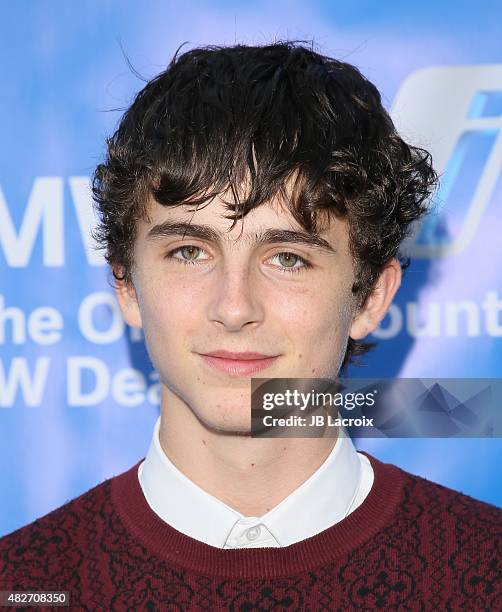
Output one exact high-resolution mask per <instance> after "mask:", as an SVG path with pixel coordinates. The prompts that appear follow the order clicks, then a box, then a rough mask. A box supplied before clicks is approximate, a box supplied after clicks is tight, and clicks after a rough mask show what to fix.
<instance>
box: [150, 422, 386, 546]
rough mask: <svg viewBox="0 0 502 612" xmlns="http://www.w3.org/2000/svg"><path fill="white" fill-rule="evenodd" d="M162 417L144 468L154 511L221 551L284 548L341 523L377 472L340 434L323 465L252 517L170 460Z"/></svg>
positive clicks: (349, 440)
mask: <svg viewBox="0 0 502 612" xmlns="http://www.w3.org/2000/svg"><path fill="white" fill-rule="evenodd" d="M159 429H160V417H159V418H158V419H157V422H156V423H155V427H154V430H153V438H152V442H151V444H150V448H149V450H148V454H147V456H146V457H145V460H144V461H143V462H142V463H141V464H140V466H139V468H138V478H139V482H140V484H141V488H142V490H143V494H144V496H145V498H146V501H147V502H148V505H149V506H150V507H151V509H152V510H153V511H154V512H155V513H156V514H157V515H158V516H159V517H160V518H161V519H162V520H164V521H165V522H166V523H168V524H169V525H171V527H174V529H176V530H178V531H180V532H181V533H184V534H185V535H187V536H190V537H191V538H194V539H196V540H199V541H201V542H205V543H206V544H209V545H211V546H215V547H217V548H259V547H264V546H267V547H268V546H274V547H282V546H288V545H290V544H294V543H295V542H300V541H301V540H305V539H306V538H309V537H311V536H313V535H316V534H317V533H320V532H321V531H324V530H325V529H328V527H331V526H332V525H334V524H335V523H338V522H339V521H341V520H342V519H343V518H345V517H346V516H348V515H349V514H350V513H351V512H353V511H354V510H355V509H356V508H357V507H358V506H359V505H360V504H362V502H363V501H364V499H365V498H366V496H367V495H368V493H369V491H370V489H371V486H372V484H373V479H374V474H373V468H372V467H371V464H370V462H369V460H368V459H367V457H365V456H364V455H363V454H361V453H358V452H357V451H356V449H355V447H354V444H353V442H352V440H351V439H350V437H349V436H348V435H346V434H345V435H340V436H339V438H338V440H337V442H336V444H335V446H334V447H333V450H332V451H331V453H330V454H329V455H328V457H327V458H326V460H325V461H324V462H323V463H322V465H321V466H320V467H319V468H318V469H317V470H316V471H315V472H314V473H313V474H312V475H311V476H310V477H309V478H308V479H307V480H306V481H305V482H304V483H303V484H301V485H300V486H299V487H297V488H296V489H295V490H294V491H293V492H292V493H290V494H289V495H288V496H287V497H286V498H285V499H283V500H282V501H281V502H280V503H279V504H278V505H277V506H275V507H274V508H272V509H271V510H270V511H268V512H267V513H266V514H264V515H262V516H261V517H256V516H251V517H246V516H244V515H242V514H241V513H240V512H237V511H236V510H234V509H233V508H231V507H230V506H227V504H225V503H224V502H222V501H221V500H219V499H217V498H216V497H214V496H213V495H211V494H209V493H207V492H206V491H204V489H202V488H201V487H199V486H198V485H196V484H195V483H193V482H192V481H191V480H190V479H189V478H187V476H185V475H184V474H183V473H182V472H180V470H178V468H177V467H176V466H175V465H174V464H173V463H172V462H171V461H170V459H169V458H168V457H167V455H166V454H165V453H164V451H163V449H162V446H161V445H160V439H159Z"/></svg>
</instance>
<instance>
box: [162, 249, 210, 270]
mask: <svg viewBox="0 0 502 612" xmlns="http://www.w3.org/2000/svg"><path fill="white" fill-rule="evenodd" d="M178 252H180V253H181V255H182V257H175V255H174V254H175V253H178ZM200 252H202V253H204V252H205V251H204V249H202V248H201V247H198V246H195V245H193V244H187V245H184V246H181V247H178V248H177V249H173V250H172V251H169V252H168V253H166V255H165V257H164V258H165V259H175V260H176V261H178V262H179V263H182V264H186V265H189V266H190V265H192V266H193V265H196V263H197V261H200V259H197V255H198V253H200ZM185 255H186V256H187V259H185V258H184V256H185ZM202 261H205V260H204V259H203V260H202Z"/></svg>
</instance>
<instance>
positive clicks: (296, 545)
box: [0, 43, 502, 610]
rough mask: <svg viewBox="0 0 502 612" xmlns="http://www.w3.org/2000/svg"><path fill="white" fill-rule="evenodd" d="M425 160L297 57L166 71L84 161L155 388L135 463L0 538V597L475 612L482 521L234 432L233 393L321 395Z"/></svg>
mask: <svg viewBox="0 0 502 612" xmlns="http://www.w3.org/2000/svg"><path fill="white" fill-rule="evenodd" d="M435 179H436V177H435V174H434V171H433V169H432V167H431V164H430V158H429V155H428V154H427V153H426V152H425V151H423V150H421V149H417V148H414V147H412V146H409V145H407V144H406V143H405V142H404V141H403V140H402V139H401V138H400V137H399V135H398V134H396V131H395V129H394V126H393V124H392V122H391V120H390V118H389V116H388V114H387V113H386V112H385V110H384V109H383V107H382V105H381V101H380V96H379V93H378V91H377V90H376V88H375V87H374V86H373V85H372V84H371V83H369V82H368V81H367V80H366V79H365V78H364V77H363V76H362V75H361V74H360V73H359V72H358V71H357V69H355V68H354V67H353V66H351V65H349V64H346V63H342V62H339V61H336V60H334V59H331V58H327V57H324V56H321V55H319V54H317V53H315V52H314V51H312V50H310V49H307V48H305V47H303V46H301V45H299V44H297V43H278V44H272V45H268V46H263V47H248V46H241V45H237V46H234V47H226V48H225V47H208V48H200V49H194V50H192V51H189V52H187V53H185V54H183V55H181V56H179V57H177V56H176V55H175V57H174V59H173V61H172V62H171V64H170V66H169V67H168V69H167V70H166V71H165V72H163V73H161V74H160V75H159V76H158V77H156V78H155V79H153V80H152V81H151V82H150V83H148V84H147V85H146V87H145V88H144V89H143V90H142V91H141V92H140V93H139V95H138V96H137V97H136V99H135V101H134V103H133V104H132V106H131V107H130V108H129V110H128V111H127V112H126V113H125V115H124V117H123V118H122V121H121V123H120V125H119V128H118V130H117V131H116V133H115V134H114V136H113V137H112V138H111V139H110V140H109V142H108V155H107V159H106V161H105V163H103V164H101V165H99V166H98V168H97V170H96V174H95V178H94V195H95V199H96V202H97V205H98V212H99V214H100V220H101V224H100V226H99V229H98V231H97V233H96V237H97V239H98V240H99V241H100V242H101V244H102V245H103V246H104V247H105V248H106V256H107V260H108V262H109V264H110V265H111V268H112V270H113V275H114V277H115V281H116V292H117V297H118V300H119V303H120V307H121V309H122V312H123V315H124V318H125V320H126V321H127V322H128V323H129V325H131V326H134V327H141V328H143V330H144V335H145V341H146V345H147V348H148V352H149V356H150V358H151V361H152V363H153V365H154V366H155V369H156V370H157V372H158V373H159V376H160V382H161V409H160V418H159V420H158V422H157V424H156V426H155V429H154V433H153V439H152V443H151V446H150V449H149V451H148V454H147V456H146V458H145V460H142V461H140V462H139V463H138V464H137V465H135V466H133V467H132V468H131V469H130V470H128V471H127V472H125V473H123V474H120V475H118V476H115V477H113V478H111V479H109V480H107V481H105V482H103V483H101V484H100V485H98V486H96V487H95V488H93V489H92V490H90V491H88V492H87V493H84V494H83V495H81V496H80V497H78V498H77V499H75V500H73V501H70V502H69V503H67V504H66V505H64V506H63V507H61V508H59V509H57V510H55V511H53V512H51V513H50V514H48V515H47V516H45V517H42V518H40V519H38V520H37V521H35V522H34V523H32V524H30V525H28V526H26V527H24V528H22V529H19V530H17V531H15V532H13V533H12V534H10V535H8V536H6V537H5V538H3V540H1V544H0V551H1V556H0V559H1V561H0V563H1V565H0V587H1V589H3V590H7V589H10V590H17V591H20V590H27V589H31V590H52V591H56V590H63V591H69V594H70V606H74V607H75V608H80V609H90V610H94V609H106V610H123V609H134V610H143V609H148V610H153V609H173V610H174V609H177V610H252V609H253V610H269V609H274V610H335V609H336V610H338V609H340V610H349V609H385V610H393V609H415V608H416V609H487V610H491V609H499V608H500V607H501V605H500V604H501V603H502V600H501V597H502V594H501V591H500V586H497V583H496V581H497V579H498V578H499V575H498V574H497V567H496V564H497V560H498V556H497V548H496V535H497V533H498V534H500V523H501V521H500V519H501V512H500V511H499V510H498V509H496V508H495V507H493V506H490V505H488V504H485V503H482V502H479V501H476V500H474V499H472V498H470V497H467V496H466V495H463V494H461V493H458V492H455V491H452V490H450V489H448V488H446V487H443V486H440V485H438V484H434V483H430V482H428V481H427V480H425V479H423V478H420V477H418V476H414V475H412V474H409V473H407V472H404V471H402V470H401V469H399V468H398V467H396V466H393V465H389V464H384V463H382V462H380V461H378V460H377V459H376V458H374V457H372V456H371V455H370V454H368V453H359V452H356V450H355V448H354V446H353V443H352V442H351V440H350V438H349V437H347V436H346V435H343V432H339V435H338V436H337V437H321V438H288V439H284V438H260V437H251V436H250V422H251V414H250V377H251V376H254V375H256V376H262V377H270V378H335V377H336V376H338V374H339V373H340V371H343V369H344V368H345V366H346V365H347V363H349V361H350V360H351V359H352V358H353V357H354V355H357V354H358V353H362V352H364V351H365V350H368V348H369V345H366V344H364V343H363V342H361V341H362V339H363V338H364V337H365V336H367V335H368V334H369V333H370V332H371V331H372V330H374V329H375V328H376V326H377V325H378V323H379V322H380V321H381V320H382V318H383V317H384V315H385V313H386V311H387V308H388V307H389V304H390V303H391V301H392V299H393V297H394V295H395V293H396V291H397V289H398V287H399V285H400V282H401V270H402V267H405V265H406V264H405V262H403V261H402V260H401V259H400V257H399V255H398V249H399V245H400V243H401V242H402V240H403V238H404V237H405V236H406V235H407V232H408V231H409V226H410V224H411V223H412V222H413V221H415V220H416V219H418V218H420V217H421V215H423V214H424V213H425V212H426V204H425V202H426V200H427V198H428V196H429V195H430V194H431V192H432V190H433V187H434V184H435Z"/></svg>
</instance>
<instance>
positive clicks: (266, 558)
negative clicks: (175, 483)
mask: <svg viewBox="0 0 502 612" xmlns="http://www.w3.org/2000/svg"><path fill="white" fill-rule="evenodd" d="M365 454H366V456H367V457H368V458H369V460H370V461H371V464H372V466H373V470H374V472H375V481H374V484H373V487H372V489H371V491H370V493H369V494H368V496H367V498H366V499H365V500H364V502H363V503H362V504H361V505H360V506H359V507H358V508H357V509H356V510H355V511H354V512H352V513H351V514H350V515H349V516H348V517H346V518H345V519H343V520H342V521H341V522H339V523H337V524H336V525H334V526H332V527H330V528H329V529H326V530H325V531H323V532H321V533H319V534H317V535H315V536H313V537H311V538H308V539H306V540H303V541H302V542H298V543H296V544H292V545H290V546H286V547H284V548H251V549H249V548H248V549H219V548H215V547H213V546H209V545H207V544H204V543H202V542H199V541H197V540H195V539H193V538H190V537H188V536H186V535H184V534H182V533H180V532H178V531H176V530H175V529H173V528H172V527H170V526H169V525H168V524H166V523H165V522H164V521H162V520H161V519H160V518H159V517H158V516H157V515H156V514H155V513H154V512H153V511H152V510H151V509H150V507H149V506H148V504H147V502H146V500H145V498H144V496H143V494H142V491H141V487H140V484H139V482H138V477H137V470H138V465H139V464H136V465H135V466H133V467H132V468H131V469H129V470H128V471H127V472H124V473H123V474H120V475H118V476H115V477H114V478H111V479H109V480H106V481H105V482H103V483H101V484H100V485H98V486H96V487H94V488H93V489H91V490H90V491H88V492H87V493H84V494H83V495H81V496H80V497H78V498H76V499H74V500H72V501H70V502H68V503H66V504H65V505H64V506H62V507H61V508H58V509H57V510H54V511H53V512H51V513H49V514H47V515H46V516H44V517H42V518H40V519H38V520H36V521H34V522H33V523H31V524H29V525H27V526H25V527H23V528H21V529H18V530H17V531H14V532H13V533H11V534H9V535H7V536H5V537H4V538H2V539H0V590H17V591H20V590H38V591H40V590H66V591H69V592H70V609H71V610H120V611H122V610H134V611H137V610H182V611H184V610H210V611H214V610H239V611H251V610H310V611H312V612H318V611H319V610H343V611H346V610H354V609H357V610H373V609H381V610H490V611H492V610H502V586H501V583H500V581H501V569H500V548H498V547H499V546H500V533H501V524H502V510H499V509H498V508H496V507H495V506H491V505H489V504H486V503H483V502H480V501H476V500H474V499H472V498H471V497H468V496H466V495H463V494H461V493H457V492H455V491H453V490H451V489H449V488H446V487H444V486H441V485H438V484H435V483H432V482H429V481H427V480H425V479H423V478H420V477H418V476H414V475H412V474H409V473H408V472H405V471H403V470H401V469H400V468H398V467H396V466H394V465H390V464H386V463H382V462H380V461H379V460H377V459H376V458H375V457H373V456H371V455H369V454H368V453H365ZM173 503H176V500H173ZM23 609H26V608H23ZM39 609H40V608H39ZM58 609H59V608H58Z"/></svg>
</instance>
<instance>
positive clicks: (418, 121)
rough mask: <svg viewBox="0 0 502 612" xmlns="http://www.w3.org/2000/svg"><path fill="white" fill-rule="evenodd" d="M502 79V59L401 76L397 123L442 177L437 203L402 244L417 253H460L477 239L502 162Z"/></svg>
mask: <svg viewBox="0 0 502 612" xmlns="http://www.w3.org/2000/svg"><path fill="white" fill-rule="evenodd" d="M501 84H502V64H487V65H478V66H453V67H451V66H450V67H432V68H426V69H423V70H418V71H416V72H414V73H412V74H411V75H410V76H408V77H407V78H406V79H405V81H404V82H403V83H402V85H401V87H400V89H399V91H398V93H397V95H396V98H395V100H394V103H393V106H392V109H391V115H392V118H393V120H394V123H395V124H396V127H397V129H398V131H399V132H400V133H401V134H402V135H403V136H404V137H405V138H408V139H409V140H410V141H411V142H412V143H413V144H416V145H419V146H423V147H424V148H426V149H427V150H429V151H430V152H431V154H432V158H433V160H434V165H435V167H436V170H437V171H438V172H439V174H440V176H441V187H440V190H439V193H438V194H437V197H436V201H437V202H438V208H437V209H436V210H435V211H434V213H433V214H432V215H429V216H428V217H427V218H426V219H425V220H424V221H423V222H422V223H421V224H419V225H418V226H417V227H416V228H415V231H414V232H413V234H412V236H411V237H410V238H409V239H408V241H407V242H406V244H405V245H403V247H405V248H404V250H406V251H407V253H408V254H409V255H410V256H411V257H415V258H423V259H428V258H434V257H446V256H450V255H456V254H458V253H460V252H461V251H463V250H464V249H465V248H466V247H467V246H468V244H469V243H470V242H471V240H472V239H473V237H474V235H475V233H476V230H477V228H478V226H479V222H480V220H481V218H482V216H483V212H484V211H485V209H486V206H487V204H488V202H489V201H490V199H491V197H492V195H493V192H494V190H495V187H496V184H497V180H498V178H499V176H500V171H501V168H502V129H501V128H502V89H501Z"/></svg>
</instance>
